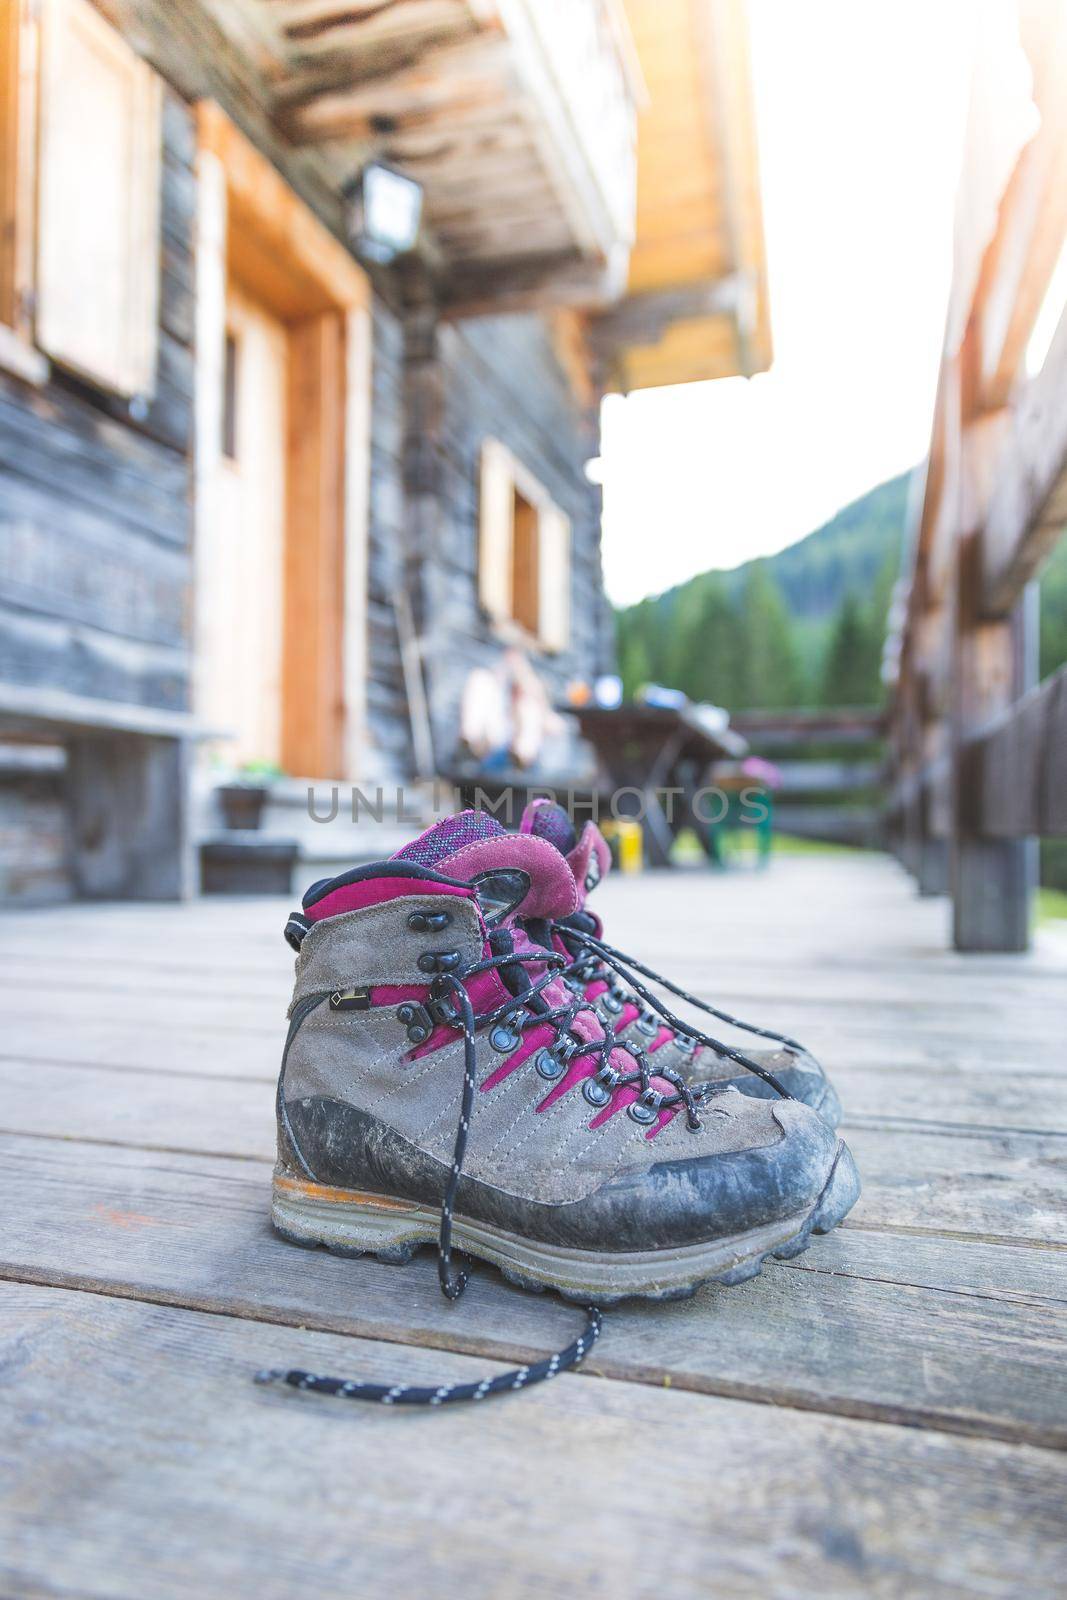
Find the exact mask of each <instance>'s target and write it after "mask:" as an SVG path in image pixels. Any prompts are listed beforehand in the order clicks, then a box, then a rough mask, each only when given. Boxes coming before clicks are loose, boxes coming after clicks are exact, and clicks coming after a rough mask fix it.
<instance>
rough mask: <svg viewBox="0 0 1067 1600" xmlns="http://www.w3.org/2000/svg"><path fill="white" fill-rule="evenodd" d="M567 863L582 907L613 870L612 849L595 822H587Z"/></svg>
mask: <svg viewBox="0 0 1067 1600" xmlns="http://www.w3.org/2000/svg"><path fill="white" fill-rule="evenodd" d="M567 865H568V866H569V867H570V869H571V872H572V874H573V876H574V885H575V888H576V890H577V892H578V905H579V907H582V906H584V905H585V897H586V895H587V894H589V893H590V891H591V890H593V889H595V888H596V886H597V884H598V883H601V882H602V881H603V880H604V879H605V878H606V877H607V875H608V873H609V872H610V871H611V851H610V850H609V848H608V843H607V840H606V839H605V838H604V835H603V834H602V833H601V831H600V829H599V828H598V827H597V825H596V823H595V822H587V823H586V825H585V827H584V828H583V829H582V836H581V838H580V839H579V840H578V843H577V844H576V845H575V847H574V849H573V850H572V851H571V853H570V855H569V856H568V857H567ZM597 937H598V938H599V930H598V934H597Z"/></svg>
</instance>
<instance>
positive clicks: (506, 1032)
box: [489, 1022, 522, 1056]
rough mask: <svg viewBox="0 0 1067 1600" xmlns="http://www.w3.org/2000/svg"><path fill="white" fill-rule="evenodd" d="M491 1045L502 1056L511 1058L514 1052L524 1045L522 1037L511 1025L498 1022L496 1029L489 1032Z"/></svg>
mask: <svg viewBox="0 0 1067 1600" xmlns="http://www.w3.org/2000/svg"><path fill="white" fill-rule="evenodd" d="M489 1043H490V1044H491V1045H492V1047H493V1049H494V1050H497V1051H499V1053H500V1054H501V1055H502V1056H509V1055H510V1054H511V1052H512V1051H513V1050H517V1049H518V1048H519V1045H520V1044H521V1043H522V1035H521V1034H519V1033H516V1031H515V1029H514V1028H513V1027H511V1025H510V1024H509V1023H507V1022H498V1023H497V1025H496V1027H495V1028H490V1030H489Z"/></svg>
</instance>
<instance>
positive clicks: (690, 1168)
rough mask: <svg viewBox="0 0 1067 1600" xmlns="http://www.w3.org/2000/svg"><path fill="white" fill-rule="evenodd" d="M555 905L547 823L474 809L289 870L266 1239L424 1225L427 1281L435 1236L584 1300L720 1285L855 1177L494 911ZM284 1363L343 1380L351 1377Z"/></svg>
mask: <svg viewBox="0 0 1067 1600" xmlns="http://www.w3.org/2000/svg"><path fill="white" fill-rule="evenodd" d="M578 909H579V904H578V891H577V888H576V884H575V878H574V874H573V872H572V870H571V867H570V865H568V862H567V861H566V860H565V859H564V856H563V854H562V853H561V852H560V851H559V850H558V849H557V848H555V847H554V846H553V844H551V843H549V842H548V841H547V840H546V839H545V838H543V837H538V836H536V835H534V834H532V833H529V832H527V833H519V834H509V833H505V832H504V830H503V829H502V828H501V827H500V825H499V824H498V823H496V822H495V821H494V820H493V819H492V818H490V817H487V816H485V815H483V814H480V813H476V812H465V813H463V814H461V815H460V816H458V817H452V818H449V819H447V820H446V821H444V822H442V823H439V824H437V825H436V826H435V827H433V828H431V829H429V830H428V832H427V833H425V834H423V835H422V837H421V838H419V839H417V840H416V841H415V842H414V843H413V844H410V845H408V846H406V847H405V848H404V849H403V850H401V851H399V852H398V854H397V855H396V856H394V857H393V858H391V859H390V860H388V861H383V862H378V863H376V864H373V865H369V866H363V867H358V868H356V869H355V870H354V871H351V872H348V873H345V874H343V875H342V876H340V877H337V878H333V879H329V880H325V881H323V882H321V883H318V884H315V885H314V886H313V888H311V889H310V890H309V891H308V893H307V894H306V895H305V897H304V902H303V909H302V911H301V912H300V913H297V914H295V915H294V916H293V917H291V918H290V921H289V924H288V926H287V929H286V934H287V937H288V938H289V940H290V943H292V944H293V945H294V946H295V947H296V948H297V951H298V954H297V960H296V984H295V989H294V994H293V1002H292V1006H291V1008H290V1013H289V1016H290V1025H289V1034H288V1038H287V1040H286V1044H285V1051H284V1055H283V1060H282V1068H281V1074H280V1078H279V1083H278V1164H277V1167H276V1169H275V1177H274V1197H273V1211H272V1215H273V1222H274V1226H275V1228H276V1229H277V1230H278V1232H279V1233H280V1234H282V1235H283V1236H284V1237H285V1238H287V1239H291V1240H294V1241H296V1242H298V1243H301V1244H319V1245H325V1246H326V1247H327V1248H329V1249H332V1250H336V1251H339V1252H341V1253H343V1254H351V1253H356V1254H358V1253H362V1252H365V1251H370V1252H373V1253H374V1254H375V1255H377V1256H378V1257H379V1258H380V1259H384V1260H389V1261H405V1260H408V1259H410V1257H411V1256H412V1255H413V1254H414V1252H415V1250H416V1249H417V1248H418V1247H419V1246H420V1245H422V1244H424V1243H430V1242H433V1241H434V1240H435V1239H436V1240H437V1244H438V1258H439V1272H440V1276H441V1286H442V1288H443V1290H444V1292H445V1293H446V1294H447V1295H449V1296H450V1297H455V1296H456V1295H458V1293H459V1292H460V1291H461V1289H462V1286H463V1278H462V1275H461V1274H460V1273H458V1272H457V1270H456V1268H455V1266H454V1264H453V1261H452V1251H453V1248H455V1249H457V1250H461V1251H463V1252H464V1253H466V1254H467V1255H470V1256H475V1257H478V1258H480V1259H482V1260H484V1261H488V1262H492V1263H494V1264H495V1265H496V1266H498V1267H499V1268H500V1269H501V1271H502V1272H503V1273H504V1275H505V1276H506V1277H507V1278H509V1279H510V1280H511V1281H513V1282H516V1283H519V1284H521V1285H523V1286H526V1287H529V1288H534V1289H542V1288H553V1289H556V1290H558V1291H559V1292H560V1293H561V1294H562V1295H564V1296H565V1297H568V1298H572V1299H576V1300H581V1301H588V1300H590V1299H596V1300H598V1301H599V1302H600V1303H601V1304H604V1303H611V1302H613V1301H616V1300H619V1299H622V1298H624V1297H627V1296H631V1295H637V1296H645V1297H648V1298H652V1299H672V1298H678V1297H682V1296H685V1295H688V1294H690V1293H691V1292H692V1291H693V1289H694V1288H695V1287H696V1285H697V1284H699V1283H702V1282H705V1281H706V1280H709V1279H714V1280H716V1281H718V1282H722V1283H736V1282H739V1281H741V1280H742V1279H745V1278H748V1277H751V1276H753V1275H754V1274H755V1273H757V1272H758V1271H759V1270H760V1266H761V1264H762V1262H763V1260H764V1258H765V1257H766V1256H768V1255H775V1256H782V1257H789V1256H793V1255H796V1254H798V1253H799V1252H800V1251H801V1250H803V1249H804V1248H805V1247H806V1246H807V1244H808V1243H809V1241H810V1238H811V1236H812V1234H813V1233H824V1232H826V1231H828V1230H829V1229H830V1228H832V1227H834V1226H835V1224H836V1223H838V1222H839V1221H840V1220H841V1218H842V1217H843V1216H844V1215H845V1213H846V1212H847V1211H848V1210H849V1209H850V1207H851V1206H852V1205H853V1203H854V1201H855V1199H856V1197H857V1194H858V1192H859V1180H858V1178H857V1175H856V1170H855V1166H854V1164H853V1161H852V1157H851V1155H850V1154H849V1151H848V1150H847V1148H846V1147H845V1145H844V1144H842V1143H841V1142H840V1141H839V1140H838V1139H837V1137H836V1136H835V1134H834V1133H833V1132H832V1131H831V1129H830V1128H829V1127H828V1125H827V1124H826V1122H825V1121H824V1120H823V1119H822V1118H820V1117H818V1116H816V1115H815V1114H814V1113H813V1112H812V1111H811V1110H810V1109H809V1108H808V1107H807V1106H805V1105H801V1104H800V1103H799V1102H798V1101H796V1100H792V1099H757V1098H753V1097H751V1096H747V1095H744V1094H739V1093H738V1092H737V1091H736V1089H735V1088H734V1087H733V1086H732V1085H727V1084H725V1083H724V1084H722V1085H721V1090H720V1086H719V1085H716V1086H715V1088H714V1090H712V1091H708V1090H694V1089H692V1088H690V1087H689V1085H687V1084H686V1083H685V1082H684V1081H683V1079H682V1078H681V1076H680V1075H679V1074H677V1073H676V1072H674V1070H673V1069H672V1068H670V1067H665V1068H661V1067H660V1066H659V1064H658V1062H657V1061H656V1060H655V1057H659V1058H660V1059H661V1060H665V1059H666V1058H665V1056H664V1055H663V1051H662V1047H661V1049H660V1050H657V1051H656V1052H655V1056H652V1055H649V1054H646V1053H645V1051H644V1049H643V1048H642V1047H641V1046H640V1045H637V1044H635V1043H634V1042H633V1040H632V1039H627V1040H626V1041H625V1042H623V1041H621V1040H619V1039H617V1038H616V1036H615V1033H614V1029H613V1026H612V1023H611V1018H610V1016H608V1018H607V1021H606V1023H605V1022H603V1021H602V1020H601V1017H600V1016H599V1015H598V1013H597V1011H596V1009H595V1008H594V1007H593V1005H592V1004H590V1002H589V1001H588V1000H587V999H586V998H585V996H584V995H583V994H577V993H575V992H573V991H572V990H571V989H570V988H568V987H567V986H566V985H564V984H563V983H562V982H561V981H560V979H559V974H560V972H561V971H562V970H563V968H564V967H565V966H568V965H569V964H570V957H569V955H565V954H563V953H561V952H559V951H555V950H547V949H545V948H544V947H542V946H541V945H539V944H537V943H536V942H534V941H532V940H531V939H530V938H529V936H528V935H527V933H526V932H525V928H524V926H523V924H522V922H521V921H520V920H519V919H525V918H528V919H532V920H533V921H534V922H535V923H537V922H549V923H552V924H554V925H556V924H560V923H565V921H566V919H567V918H568V917H572V916H573V915H574V914H575V913H576V912H577V910H578ZM628 1031H629V1029H628ZM591 1317H595V1318H596V1328H597V1329H598V1328H599V1317H598V1316H597V1314H596V1313H595V1312H591ZM590 1328H591V1329H592V1323H591V1324H590ZM595 1331H596V1330H595V1329H594V1330H593V1331H592V1332H590V1330H587V1335H583V1339H582V1340H579V1341H576V1347H577V1348H578V1357H577V1359H580V1357H581V1354H582V1352H583V1351H584V1349H585V1348H586V1347H587V1343H588V1340H589V1339H590V1338H591V1337H595ZM572 1348H574V1347H572ZM553 1361H554V1362H556V1365H555V1366H552V1363H548V1364H547V1367H548V1369H549V1370H547V1371H546V1372H545V1373H544V1374H541V1375H547V1376H552V1375H554V1372H555V1371H557V1370H560V1367H559V1357H554V1358H553ZM521 1370H522V1371H524V1372H528V1369H521ZM273 1376H278V1375H277V1374H265V1375H264V1378H265V1379H269V1378H271V1377H273ZM282 1376H286V1375H285V1374H282ZM535 1376H536V1375H535ZM288 1381H290V1382H292V1383H293V1384H294V1386H296V1387H320V1388H323V1387H327V1386H328V1385H333V1387H332V1388H331V1389H330V1392H331V1393H339V1394H345V1395H347V1394H350V1393H351V1394H352V1395H353V1396H355V1397H357V1398H367V1397H368V1396H367V1395H366V1394H363V1393H360V1394H359V1395H356V1390H357V1389H367V1388H368V1387H371V1386H366V1385H363V1386H360V1385H347V1386H345V1385H341V1384H340V1380H333V1379H330V1380H318V1379H313V1378H311V1377H310V1375H307V1374H300V1373H295V1374H290V1375H288ZM525 1381H527V1380H526V1379H520V1383H521V1382H525ZM512 1386H513V1387H517V1386H518V1385H517V1384H516V1385H512ZM447 1387H448V1386H444V1388H443V1389H442V1391H441V1394H442V1396H443V1398H446V1399H447V1398H457V1397H463V1398H479V1395H478V1394H469V1395H463V1396H457V1395H454V1394H452V1393H451V1392H449V1393H448V1394H445V1392H444V1389H445V1388H447ZM388 1393H389V1394H393V1395H394V1397H395V1398H396V1399H398V1400H400V1401H403V1399H404V1398H405V1395H404V1394H403V1393H402V1390H401V1388H400V1387H397V1388H396V1390H395V1391H388ZM369 1397H371V1398H375V1399H382V1398H387V1396H386V1395H384V1394H379V1393H375V1394H373V1395H372V1396H369ZM428 1403H431V1404H433V1403H436V1402H435V1400H434V1399H432V1398H431V1399H430V1400H429V1402H428Z"/></svg>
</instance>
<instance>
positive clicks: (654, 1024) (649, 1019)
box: [634, 1011, 659, 1039]
mask: <svg viewBox="0 0 1067 1600" xmlns="http://www.w3.org/2000/svg"><path fill="white" fill-rule="evenodd" d="M634 1027H635V1028H636V1029H637V1031H638V1033H643V1034H644V1035H645V1037H646V1039H654V1038H655V1036H656V1034H657V1033H658V1032H659V1020H658V1018H656V1017H654V1016H652V1014H651V1012H648V1011H646V1012H644V1013H643V1014H642V1015H641V1016H640V1017H638V1019H637V1021H636V1022H635V1023H634Z"/></svg>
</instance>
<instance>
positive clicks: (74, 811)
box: [0, 683, 205, 900]
mask: <svg viewBox="0 0 1067 1600" xmlns="http://www.w3.org/2000/svg"><path fill="white" fill-rule="evenodd" d="M204 732H205V730H204V729H203V728H202V726H201V725H200V724H199V723H198V722H197V721H196V719H195V718H194V717H193V716H191V715H190V714H189V713H187V712H181V711H163V710H156V709H155V708H153V707H150V706H137V705H128V704H123V703H122V702H119V701H114V702H113V701H107V700H97V699H92V698H90V697H89V696H86V695H78V694H72V693H70V692H68V691H67V690H63V689H41V688H33V687H30V686H28V685H24V684H14V683H0V736H2V737H4V738H5V739H12V740H15V741H18V740H21V739H32V740H34V741H36V742H39V743H40V742H47V743H50V744H56V745H61V746H62V747H63V748H64V750H65V751H66V758H67V759H66V772H65V776H64V781H63V795H64V806H65V811H66V818H67V836H68V846H69V867H70V873H71V878H72V881H73V886H74V892H75V894H76V895H77V897H78V898H79V899H86V900H184V899H187V898H189V896H190V895H192V894H193V893H194V891H195V888H196V876H195V870H194V863H193V854H192V847H191V837H190V826H189V822H190V803H189V769H190V759H191V753H192V748H193V744H194V742H195V740H196V739H197V738H202V737H203V736H204Z"/></svg>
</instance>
